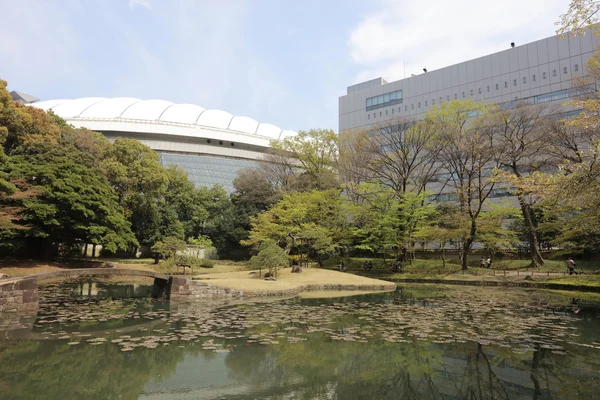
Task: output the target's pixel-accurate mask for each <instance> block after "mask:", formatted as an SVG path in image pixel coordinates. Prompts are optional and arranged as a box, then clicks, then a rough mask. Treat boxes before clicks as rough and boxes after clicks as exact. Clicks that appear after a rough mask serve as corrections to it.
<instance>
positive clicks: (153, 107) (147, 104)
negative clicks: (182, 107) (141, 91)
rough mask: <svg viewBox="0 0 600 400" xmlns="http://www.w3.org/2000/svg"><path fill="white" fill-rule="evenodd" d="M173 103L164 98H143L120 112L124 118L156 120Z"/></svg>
mask: <svg viewBox="0 0 600 400" xmlns="http://www.w3.org/2000/svg"><path fill="white" fill-rule="evenodd" d="M172 105H173V103H171V102H170V101H165V100H143V101H140V102H138V103H133V104H132V105H131V106H129V107H128V108H127V109H126V110H125V111H124V112H123V113H122V114H121V118H124V119H140V120H144V121H156V120H157V119H159V118H160V116H161V114H162V113H163V112H165V110H166V109H167V108H168V107H169V106H172Z"/></svg>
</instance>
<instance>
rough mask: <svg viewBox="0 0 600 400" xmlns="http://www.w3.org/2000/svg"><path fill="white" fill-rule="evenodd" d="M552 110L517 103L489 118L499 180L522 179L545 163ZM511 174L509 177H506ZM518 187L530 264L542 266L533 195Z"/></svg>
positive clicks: (517, 194)
mask: <svg viewBox="0 0 600 400" xmlns="http://www.w3.org/2000/svg"><path fill="white" fill-rule="evenodd" d="M552 111H553V110H550V109H548V107H543V106H539V105H532V104H529V103H517V105H516V106H515V107H513V108H511V109H500V108H499V109H497V110H496V111H495V112H494V113H493V115H492V116H491V118H492V119H493V120H494V121H493V124H494V127H495V129H494V133H493V134H494V136H495V138H496V141H497V143H496V145H497V146H498V147H499V151H498V155H499V163H500V166H501V167H502V168H503V170H504V173H503V174H501V175H500V176H499V178H500V179H502V180H504V181H508V182H512V181H515V180H517V181H518V180H522V179H523V177H524V176H525V175H527V174H529V173H530V172H532V171H534V170H535V169H539V167H540V166H543V165H544V161H545V160H544V159H543V158H544V157H543V156H544V154H545V150H546V148H547V141H546V139H545V138H546V136H547V131H548V129H547V127H548V122H549V118H548V115H549V114H550V113H551V112H552ZM507 174H510V175H512V176H506V175H507ZM516 186H517V187H516V188H515V190H514V191H513V193H514V194H515V195H516V196H517V199H518V201H519V206H520V208H521V214H522V216H523V221H524V225H525V228H526V229H527V232H528V235H529V240H528V241H529V244H530V248H529V251H530V253H531V265H532V266H533V267H537V266H541V265H544V259H543V257H542V254H541V252H540V247H539V243H538V232H537V222H536V221H535V216H534V213H533V210H532V207H533V206H534V205H535V199H536V197H535V196H529V195H528V193H527V192H525V191H523V190H519V189H518V187H521V186H522V185H516Z"/></svg>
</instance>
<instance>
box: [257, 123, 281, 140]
mask: <svg viewBox="0 0 600 400" xmlns="http://www.w3.org/2000/svg"><path fill="white" fill-rule="evenodd" d="M256 133H257V134H258V135H262V136H267V137H269V138H271V139H277V138H278V137H279V135H280V134H281V128H280V127H278V126H275V125H271V124H259V125H258V129H257V130H256Z"/></svg>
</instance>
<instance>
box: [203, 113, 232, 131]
mask: <svg viewBox="0 0 600 400" xmlns="http://www.w3.org/2000/svg"><path fill="white" fill-rule="evenodd" d="M232 118H233V115H231V114H229V113H228V112H225V111H221V110H206V111H204V112H203V113H202V114H201V115H200V117H199V118H198V121H196V125H204V126H212V127H213V128H221V129H227V127H228V126H229V123H230V122H231V119H232Z"/></svg>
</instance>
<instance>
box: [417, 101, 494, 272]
mask: <svg viewBox="0 0 600 400" xmlns="http://www.w3.org/2000/svg"><path fill="white" fill-rule="evenodd" d="M488 115H489V111H488V109H487V108H486V106H484V105H483V104H481V103H475V102H473V101H472V100H467V101H459V100H454V101H452V102H445V103H442V104H441V105H440V106H439V107H437V106H436V107H432V108H431V109H430V111H429V112H428V113H427V115H426V117H425V121H426V123H430V124H434V125H435V129H436V141H437V143H436V148H438V149H440V150H439V152H438V153H437V157H436V158H437V162H439V163H440V165H441V167H442V169H443V170H445V171H446V172H447V173H448V174H449V178H448V188H449V190H450V192H451V193H453V194H454V195H455V196H456V200H457V202H458V205H459V209H460V212H461V213H462V214H463V215H464V217H465V218H466V219H467V220H468V223H469V229H468V231H467V232H465V235H464V237H463V238H462V240H461V242H462V244H461V251H460V253H459V258H460V263H461V266H462V268H463V270H466V269H467V259H468V255H469V253H470V252H471V250H472V248H473V244H474V243H475V242H476V241H477V235H478V219H479V217H480V216H481V213H482V211H483V210H484V208H483V206H484V203H485V202H486V201H487V200H488V198H489V197H490V194H491V193H492V190H493V189H494V186H495V180H494V179H490V178H491V177H492V175H493V171H494V169H495V168H496V167H498V166H499V163H498V154H497V153H498V147H497V146H496V143H495V140H494V135H493V125H492V126H491V127H490V126H488V125H486V124H487V123H489V119H488Z"/></svg>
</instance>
